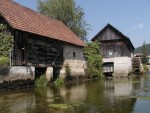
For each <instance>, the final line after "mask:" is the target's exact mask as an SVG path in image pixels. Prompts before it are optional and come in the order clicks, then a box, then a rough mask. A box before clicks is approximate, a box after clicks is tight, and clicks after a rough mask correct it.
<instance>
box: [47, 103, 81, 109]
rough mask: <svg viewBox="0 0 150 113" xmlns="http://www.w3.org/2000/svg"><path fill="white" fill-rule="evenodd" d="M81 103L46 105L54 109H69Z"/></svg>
mask: <svg viewBox="0 0 150 113" xmlns="http://www.w3.org/2000/svg"><path fill="white" fill-rule="evenodd" d="M80 105H81V104H77V103H75V104H49V105H48V107H51V108H54V109H69V108H73V107H78V106H80Z"/></svg>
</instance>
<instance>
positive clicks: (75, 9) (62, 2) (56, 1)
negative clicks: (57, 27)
mask: <svg viewBox="0 0 150 113" xmlns="http://www.w3.org/2000/svg"><path fill="white" fill-rule="evenodd" d="M38 11H39V12H41V13H42V14H44V15H46V16H49V17H52V18H54V19H57V20H60V21H62V22H63V23H64V24H65V25H66V26H68V27H69V28H70V29H71V30H72V31H73V32H74V33H75V34H76V35H77V36H78V37H80V38H81V39H82V40H87V39H86V36H87V34H88V30H89V25H88V24H87V23H86V21H85V19H84V11H83V9H82V8H81V7H79V6H76V4H75V2H74V0H38Z"/></svg>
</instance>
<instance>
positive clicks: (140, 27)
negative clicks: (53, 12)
mask: <svg viewBox="0 0 150 113" xmlns="http://www.w3.org/2000/svg"><path fill="white" fill-rule="evenodd" d="M143 28H144V23H139V24H137V25H135V26H133V27H132V28H131V29H130V30H131V31H134V30H137V29H143Z"/></svg>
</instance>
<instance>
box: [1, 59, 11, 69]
mask: <svg viewBox="0 0 150 113" xmlns="http://www.w3.org/2000/svg"><path fill="white" fill-rule="evenodd" d="M7 66H9V59H8V57H5V56H1V57H0V68H4V67H7Z"/></svg>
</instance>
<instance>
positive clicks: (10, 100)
mask: <svg viewBox="0 0 150 113" xmlns="http://www.w3.org/2000/svg"><path fill="white" fill-rule="evenodd" d="M34 107H35V96H34V95H31V94H29V93H16V92H15V94H7V95H0V112H2V110H3V109H4V112H2V113H22V112H25V113H26V112H28V109H34ZM6 108H7V109H6Z"/></svg>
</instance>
